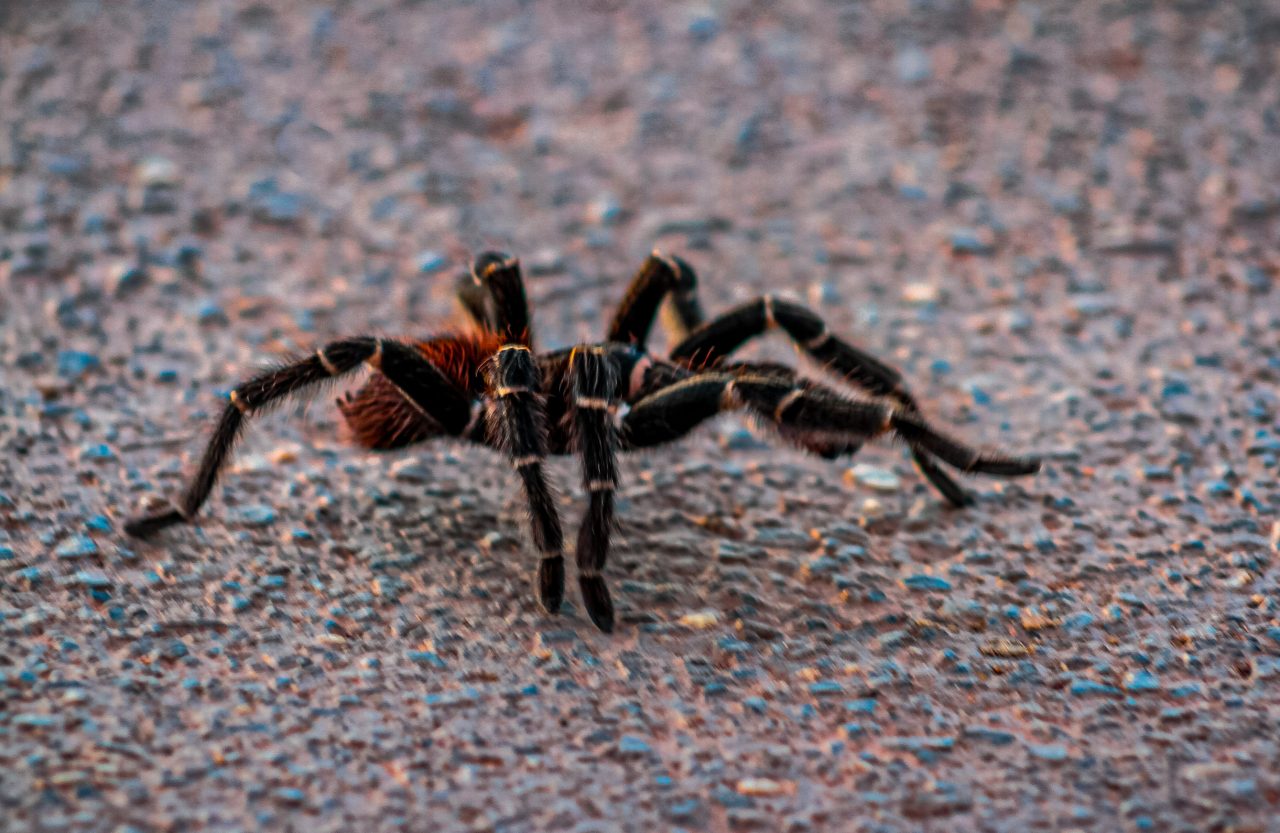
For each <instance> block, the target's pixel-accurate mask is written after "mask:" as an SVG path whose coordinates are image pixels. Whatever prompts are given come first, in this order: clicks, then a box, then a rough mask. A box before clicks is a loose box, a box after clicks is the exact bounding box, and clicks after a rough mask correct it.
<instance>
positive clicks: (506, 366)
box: [485, 344, 564, 613]
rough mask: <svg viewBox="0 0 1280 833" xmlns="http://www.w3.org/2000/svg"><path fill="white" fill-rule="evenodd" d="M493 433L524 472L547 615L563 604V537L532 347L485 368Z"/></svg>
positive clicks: (510, 348) (503, 354)
mask: <svg viewBox="0 0 1280 833" xmlns="http://www.w3.org/2000/svg"><path fill="white" fill-rule="evenodd" d="M485 373H486V382H487V383H488V386H489V396H490V397H491V400H490V407H489V430H490V432H491V435H492V436H493V438H494V439H495V440H496V441H497V444H498V446H499V447H500V448H502V449H503V450H505V451H506V453H507V456H508V457H509V458H510V459H511V465H512V466H513V467H514V468H515V470H516V471H517V472H518V473H519V474H520V481H521V483H522V485H523V487H524V494H525V499H526V500H528V502H529V527H530V530H531V532H532V534H533V544H534V546H535V547H537V548H538V553H539V555H540V556H541V558H540V560H539V562H538V579H537V580H538V599H539V601H540V602H541V603H542V606H543V607H544V608H545V609H546V611H547V612H548V613H556V612H558V611H559V610H560V605H561V603H562V602H563V601H564V552H563V551H564V533H563V531H562V530H561V528H560V516H559V514H558V513H557V512H556V504H555V494H554V492H553V491H552V489H551V485H550V484H549V483H548V481H547V477H546V474H545V472H544V471H543V461H544V460H545V459H546V457H547V415H546V410H545V409H544V407H543V404H542V398H541V396H542V374H541V373H540V371H539V370H538V363H537V362H536V361H534V357H533V354H532V353H531V352H530V351H529V348H528V347H525V346H524V345H521V344H508V345H506V346H504V347H502V349H500V350H499V351H498V353H497V354H496V355H495V356H494V358H493V361H492V362H490V363H489V365H488V366H487V367H486V371H485Z"/></svg>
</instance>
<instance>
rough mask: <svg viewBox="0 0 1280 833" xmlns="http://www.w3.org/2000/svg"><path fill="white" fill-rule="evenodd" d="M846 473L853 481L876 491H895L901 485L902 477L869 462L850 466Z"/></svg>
mask: <svg viewBox="0 0 1280 833" xmlns="http://www.w3.org/2000/svg"><path fill="white" fill-rule="evenodd" d="M846 475H847V476H848V477H849V478H851V479H852V480H853V481H854V482H857V483H861V484H863V485H864V486H866V487H867V488H870V489H874V490H876V491H877V492H896V491H897V490H898V489H899V488H901V487H902V479H901V478H899V477H898V475H896V474H894V473H893V472H891V471H889V470H888V469H882V468H879V467H878V466H873V465H870V464H869V463H858V464H857V465H855V466H853V467H852V468H850V469H849V470H848V471H847V472H846Z"/></svg>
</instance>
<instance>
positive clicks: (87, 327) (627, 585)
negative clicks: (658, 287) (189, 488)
mask: <svg viewBox="0 0 1280 833" xmlns="http://www.w3.org/2000/svg"><path fill="white" fill-rule="evenodd" d="M103 7H106V8H108V9H109V10H106V11H104V10H103ZM1278 61H1280V8H1278V7H1277V6H1276V4H1275V3H1274V2H1244V0H1242V1H1241V2H1233V3H1212V2H1194V1H1193V0H1181V2H1172V3H1164V2H1141V0H1137V1H1136V2H1110V3H1102V2H1081V3H1073V2H1041V3H1032V2H1018V3H1009V2H997V0H972V1H971V2H956V3H949V2H929V1H928V0H919V2H908V0H871V2H866V3H857V4H852V3H851V4H820V3H813V2H801V1H800V0H792V2H781V3H764V2H757V3H737V2H725V3H720V2H715V3H707V4H697V5H687V4H659V3H657V2H640V3H628V4H625V5H624V4H621V3H609V2H590V3H585V4H580V3H569V2H550V3H539V4H536V5H535V4H533V3H489V2H477V3H426V2H360V3H346V2H343V3H335V4H332V5H323V4H317V5H309V4H304V3H296V2H280V3H269V4H268V3H261V4H253V3H248V2H234V1H233V0H213V1H211V2H202V3H146V2H123V3H111V4H101V3H75V2H33V1H32V0H26V1H25V2H23V1H22V0H19V1H18V2H10V3H5V4H3V5H0V126H2V127H3V130H2V131H0V582H2V584H3V590H2V593H0V829H3V830H6V831H20V830H21V831H25V830H40V831H52V830H76V831H80V830H102V831H116V833H124V832H125V831H150V830H164V831H168V830H172V831H205V830H208V831H232V830H246V829H270V830H300V829H305V830H309V831H347V830H352V829H360V830H366V831H381V830H392V829H414V830H424V829H432V830H443V831H453V830H468V831H526V830H557V831H566V832H568V831H576V832H577V833H587V832H588V831H606V830H627V831H649V830H675V829H684V830H716V831H720V830H735V831H736V830H771V831H772V830H780V831H792V832H793V833H803V832H804V831H824V830H842V831H844V830H850V831H889V830H931V831H944V830H945V831H966V830H992V831H995V830H999V831H1025V830H1046V831H1066V830H1098V831H1111V830H1123V831H1128V830H1135V831H1145V830H1152V831H1156V830H1159V831H1166V830H1168V831H1203V830H1235V831H1262V830H1280V823H1277V822H1276V821H1275V818H1276V817H1277V813H1280V730H1278V729H1277V725H1278V723H1280V659H1278V656H1280V621H1277V620H1278V618H1280V614H1278V613H1277V609H1278V605H1280V598H1278V596H1277V583H1278V581H1280V572H1278V571H1277V566H1276V548H1277V537H1278V536H1280V528H1278V527H1277V526H1276V521H1275V518H1276V516H1277V507H1280V485H1278V484H1277V478H1276V473H1277V461H1278V459H1280V415H1278V408H1280V394H1278V393H1277V390H1276V382H1277V379H1278V378H1280V346H1278V344H1280V299H1278V297H1277V291H1276V289H1275V286H1274V284H1275V281H1276V277H1277V272H1278V269H1280V259H1278V256H1277V249H1276V245H1275V241H1276V240H1277V239H1280V185H1278V183H1280V80H1278V79H1277V62H1278ZM654 246H659V247H662V248H664V249H666V250H668V251H672V252H676V253H680V254H683V255H684V256H686V257H687V258H688V259H689V260H690V261H691V262H693V264H694V265H695V266H696V267H698V269H699V270H700V273H701V275H702V278H703V284H704V287H705V290H704V298H705V300H706V302H707V305H708V306H709V307H710V308H712V309H721V308H724V307H725V306H728V305H731V304H733V303H735V302H737V301H740V300H743V299H745V298H748V297H750V296H752V295H755V294H758V293H760V292H762V291H764V290H766V289H767V290H770V291H777V292H781V293H784V294H787V295H790V296H792V297H795V298H798V299H802V300H804V301H806V302H808V303H811V304H812V305H814V306H815V308H818V309H820V310H821V311H822V313H823V314H824V315H825V316H826V317H827V318H828V320H829V321H830V323H831V326H832V327H833V328H834V329H836V330H838V331H840V332H842V333H846V334H848V335H849V336H850V337H851V338H853V339H855V340H856V341H857V342H858V343H860V344H861V345H863V346H865V347H867V348H868V349H871V350H874V351H875V352H876V353H877V354H879V355H881V356H883V357H885V358H886V359H888V360H891V361H892V362H893V363H895V364H896V365H898V366H899V367H901V368H902V369H903V370H904V371H905V372H907V373H908V375H909V377H910V379H911V380H912V385H913V388H914V390H915V391H916V392H917V394H918V396H919V397H920V399H921V400H922V402H923V403H924V406H925V408H926V410H927V411H928V413H929V414H931V415H932V416H933V417H934V418H935V419H937V420H938V421H939V422H940V423H941V424H944V425H948V426H951V427H952V428H953V429H954V430H955V431H956V432H957V433H959V434H961V435H962V436H964V437H966V438H968V439H970V440H972V441H974V442H980V443H986V444H990V445H993V446H999V447H1003V448H1008V449H1010V450H1014V451H1026V452H1032V451H1034V452H1038V453H1042V454H1044V455H1046V459H1047V464H1046V467H1045V470H1044V472H1043V473H1042V474H1041V475H1039V476H1038V477H1037V478H1035V479H1033V480H1026V481H1019V482H1010V483H999V482H995V481H991V480H976V479H975V480H973V481H972V482H971V485H972V487H973V488H974V489H976V490H977V491H978V492H979V494H980V496H981V499H980V501H979V504H978V505H977V506H976V507H974V508H972V509H968V510H964V511H952V510H948V509H946V508H945V507H944V506H943V505H942V504H941V502H940V500H939V498H938V496H937V495H936V494H935V493H933V492H931V491H930V490H929V489H928V488H927V486H926V485H925V484H924V483H923V482H921V480H920V479H919V477H918V476H917V475H916V474H915V473H914V471H913V470H912V469H911V466H910V462H909V460H908V459H907V457H906V456H905V452H903V450H902V449H900V448H895V447H892V446H878V447H875V448H869V449H867V450H865V451H864V452H863V454H862V455H860V456H859V457H858V458H857V459H856V460H854V461H847V462H825V461H822V460H818V459H813V458H807V457H804V456H802V455H800V454H799V453H797V452H794V451H792V450H788V449H786V448H783V447H779V446H778V445H777V444H776V443H774V442H773V441H772V440H771V439H770V438H769V437H768V436H767V434H763V433H753V432H752V431H751V430H749V427H748V426H747V425H745V423H744V422H742V421H741V420H739V419H736V418H733V417H726V418H723V419H722V420H720V421H718V422H717V423H716V424H715V425H714V426H713V427H710V428H708V429H706V430H704V431H702V432H701V433H699V434H698V435H697V436H695V437H693V438H691V439H689V440H687V441H685V442H682V443H680V444H679V445H678V446H673V447H670V448H666V449H662V450H658V451H655V452H653V453H651V454H648V455H645V456H643V457H637V458H633V459H629V460H628V461H627V462H626V464H625V467H624V478H625V483H624V486H623V489H622V492H621V510H622V522H621V529H620V531H619V541H618V543H617V545H616V547H615V549H614V554H613V557H612V559H611V562H610V564H609V568H608V574H609V576H610V579H611V582H612V585H613V587H614V588H615V596H616V597H617V600H618V603H619V606H620V624H619V628H618V632H617V633H615V634H613V635H612V636H606V635H604V634H601V633H599V632H597V631H595V630H594V629H593V628H592V627H591V624H590V622H589V621H588V620H587V619H586V617H585V616H584V615H583V614H582V612H581V609H580V606H579V605H578V604H577V601H576V599H574V598H573V597H572V594H571V603H570V604H568V605H566V608H565V611H564V613H563V614H562V615H561V616H559V617H555V618H553V617H548V616H546V615H544V614H543V613H542V612H540V611H539V609H538V608H537V605H536V604H535V602H534V599H533V595H532V592H531V588H530V583H529V574H530V572H531V567H532V565H533V560H534V557H533V556H532V555H530V554H529V552H528V551H527V550H526V549H525V548H524V547H523V544H522V539H523V531H522V525H523V520H522V507H521V503H520V500H519V499H518V492H517V489H516V484H515V483H514V482H513V479H512V477H511V476H510V473H509V471H508V469H507V467H506V466H505V465H504V464H503V463H502V462H501V461H500V460H499V459H497V457H496V456H495V455H493V454H492V453H490V452H488V451H485V450H483V449H475V448H467V447H460V446H448V445H432V446H426V447H422V448H420V449H414V450H411V451H409V452H407V453H397V454H393V455H378V454H371V453H365V452H360V451H357V450H353V449H351V448H349V447H347V446H346V445H344V444H343V442H342V439H341V436H340V432H339V431H338V421H337V419H336V415H335V411H334V410H333V408H332V407H331V405H330V404H329V398H328V397H327V396H326V397H323V398H321V399H320V400H319V401H317V402H316V403H315V404H314V405H313V406H312V407H310V408H309V409H308V410H306V411H305V412H303V411H301V410H300V409H293V408H287V409H285V410H283V411H282V412H279V413H277V414H274V415H272V416H270V417H267V418H264V419H261V420H259V421H257V422H255V423H254V424H253V426H252V429H251V431H250V433H249V436H248V437H247V438H246V442H245V443H244V446H243V448H242V452H241V454H240V455H239V457H238V461H237V465H236V467H235V469H234V471H233V472H232V473H231V474H230V475H229V476H228V477H227V479H226V480H225V483H224V484H223V485H222V486H221V487H220V488H219V489H218V491H217V492H216V493H215V496H214V499H213V500H212V501H211V503H210V504H209V506H208V508H207V510H206V511H205V512H204V513H203V515H202V516H201V518H200V520H199V523H198V524H197V525H195V526H193V527H189V528H185V529H176V530H173V531H171V532H169V533H167V534H165V535H164V536H162V537H161V538H160V539H159V540H158V541H156V542H154V543H146V544H139V543H138V542H135V541H132V540H129V539H127V538H125V537H124V536H123V534H122V533H121V532H120V530H119V526H120V523H121V521H122V520H123V518H124V517H125V516H127V515H129V514H131V513H133V512H134V511H136V510H137V508H138V507H139V506H141V505H142V504H143V503H144V498H145V497H146V496H148V495H170V494H173V493H174V492H176V491H177V490H178V489H179V488H180V487H181V483H182V478H183V476H184V473H187V472H189V471H190V469H191V467H192V465H193V458H194V456H195V455H197V454H198V453H199V449H200V445H201V442H202V440H203V435H204V433H205V431H206V430H207V428H208V425H209V418H210V417H211V415H212V414H213V413H215V412H216V410H217V409H218V408H219V407H220V400H219V398H218V396H219V394H220V393H221V392H224V391H226V390H227V389H228V388H229V387H230V386H232V385H233V384H234V383H235V381H236V380H237V379H238V378H239V377H241V376H242V375H244V374H245V373H246V371H249V370H252V369H254V368H256V367H259V366H261V365H263V364H264V363H269V362H271V361H274V360H278V359H279V358H280V357H281V356H282V355H284V354H286V353H288V352H290V351H293V350H297V349H303V348H306V347H310V346H314V345H316V344H318V343H321V342H323V341H324V340H326V339H328V338H330V337H333V336H337V335H340V334H347V333H360V332H375V333H409V334H422V335H425V334H429V333H432V332H436V331H439V330H441V329H444V328H447V327H448V326H449V325H450V323H451V322H452V321H453V320H454V316H455V315H456V308H455V306H454V302H453V298H452V284H453V280H454V276H455V274H456V273H457V271H458V270H459V269H460V268H463V267H464V266H465V264H466V262H467V259H468V257H469V256H470V255H471V254H473V253H475V252H477V251H479V250H481V249H484V248H489V247H496V248H501V249H504V250H507V251H510V252H514V253H517V254H519V255H521V256H522V258H523V262H524V264H525V268H526V271H527V272H528V274H529V275H530V292H531V295H532V298H533V300H534V302H535V303H536V305H537V308H538V309H537V314H538V319H537V322H538V332H539V334H540V336H541V338H542V340H543V342H544V344H546V345H548V346H555V345H564V344H570V343H573V342H576V341H581V340H589V339H592V338H597V337H599V334H600V332H601V329H600V328H601V326H602V319H603V317H604V316H605V315H606V314H607V311H608V310H609V308H610V307H611V305H612V304H614V303H616V301H617V299H618V297H619V295H620V293H621V291H622V288H623V286H624V285H625V282H626V280H627V278H628V276H629V274H630V272H631V271H632V270H633V269H634V267H635V266H636V265H637V264H638V263H639V262H640V260H641V259H642V258H643V256H644V255H645V253H647V252H648V251H649V250H650V249H651V248H652V247H654ZM753 354H754V355H757V356H767V357H771V358H778V359H784V360H787V361H799V359H798V358H796V356H795V355H794V353H793V351H792V350H791V349H790V348H789V347H787V346H786V345H784V344H781V343H778V342H774V341H767V342H765V343H762V344H760V345H759V346H758V347H756V348H754V349H753ZM810 369H811V370H812V371H813V372H814V373H818V372H820V371H819V370H818V369H817V368H810ZM553 469H554V472H555V475H556V477H557V479H558V481H559V483H560V484H561V486H562V489H563V511H564V515H565V518H566V521H567V523H568V524H569V525H571V526H572V525H574V524H576V522H577V519H578V517H579V515H580V513H581V508H582V503H583V494H582V491H581V489H580V488H579V487H578V485H577V480H578V478H577V475H576V470H575V467H574V464H573V462H572V461H567V460H566V461H560V462H557V463H556V464H555V466H554V467H553Z"/></svg>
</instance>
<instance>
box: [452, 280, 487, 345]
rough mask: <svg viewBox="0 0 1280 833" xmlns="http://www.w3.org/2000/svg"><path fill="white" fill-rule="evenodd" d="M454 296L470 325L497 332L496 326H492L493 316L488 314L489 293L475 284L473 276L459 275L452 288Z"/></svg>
mask: <svg viewBox="0 0 1280 833" xmlns="http://www.w3.org/2000/svg"><path fill="white" fill-rule="evenodd" d="M454 294H455V295H456V296H457V298H458V303H459V304H461V305H462V311H463V312H465V313H466V314H467V317H468V318H470V319H471V321H472V323H474V324H475V325H476V326H477V327H479V328H480V329H482V330H487V331H489V332H496V331H497V325H496V324H494V321H493V316H492V315H491V314H490V313H489V292H488V290H486V289H485V288H484V287H483V286H481V285H480V284H479V283H477V282H476V279H475V276H474V275H472V274H471V273H470V272H466V273H464V274H462V275H460V276H459V277H458V282H457V285H456V286H455V287H454Z"/></svg>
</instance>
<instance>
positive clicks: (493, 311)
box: [458, 252, 533, 347]
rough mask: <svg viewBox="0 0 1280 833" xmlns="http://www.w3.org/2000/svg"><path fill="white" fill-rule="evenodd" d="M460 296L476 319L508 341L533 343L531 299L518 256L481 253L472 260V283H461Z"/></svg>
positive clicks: (460, 299)
mask: <svg viewBox="0 0 1280 833" xmlns="http://www.w3.org/2000/svg"><path fill="white" fill-rule="evenodd" d="M464 280H465V279H464ZM458 300H459V301H460V302H461V303H462V306H463V308H464V309H465V310H466V311H467V314H468V315H470V316H471V318H472V320H474V321H475V322H476V323H477V324H479V325H481V326H482V327H483V328H485V329H488V330H491V331H492V332H495V333H497V334H498V335H500V336H502V340H503V343H504V344H522V345H524V346H525V347H532V346H533V329H532V324H531V322H530V318H529V300H528V298H527V297H526V296H525V291H524V278H523V276H522V275H521V273H520V261H519V260H517V259H516V258H514V257H511V256H510V255H506V254H503V253H502V252H483V253H481V254H480V255H479V256H477V257H476V259H475V260H474V261H472V263H471V286H469V287H468V286H464V285H459V287H458ZM486 300H487V301H488V303H487V304H486Z"/></svg>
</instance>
